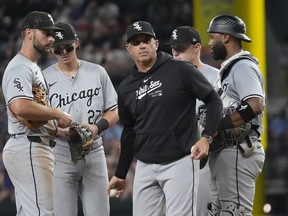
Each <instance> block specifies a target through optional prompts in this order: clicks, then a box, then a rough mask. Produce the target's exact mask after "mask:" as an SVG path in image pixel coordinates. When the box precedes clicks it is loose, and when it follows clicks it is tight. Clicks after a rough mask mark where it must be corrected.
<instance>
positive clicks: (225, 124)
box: [217, 115, 234, 130]
mask: <svg viewBox="0 0 288 216" xmlns="http://www.w3.org/2000/svg"><path fill="white" fill-rule="evenodd" d="M233 127H234V125H233V123H232V120H231V117H230V115H226V116H225V117H224V118H222V119H220V121H219V124H218V126H217V130H225V129H229V128H233Z"/></svg>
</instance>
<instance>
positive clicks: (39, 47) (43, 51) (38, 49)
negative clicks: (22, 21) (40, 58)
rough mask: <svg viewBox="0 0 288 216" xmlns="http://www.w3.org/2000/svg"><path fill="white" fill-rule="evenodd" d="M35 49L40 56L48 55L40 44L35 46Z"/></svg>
mask: <svg viewBox="0 0 288 216" xmlns="http://www.w3.org/2000/svg"><path fill="white" fill-rule="evenodd" d="M33 47H34V49H35V50H37V52H38V53H39V54H40V55H43V54H44V53H47V51H46V49H45V47H43V46H41V45H39V44H33Z"/></svg>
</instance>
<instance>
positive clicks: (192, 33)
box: [166, 26, 201, 45]
mask: <svg viewBox="0 0 288 216" xmlns="http://www.w3.org/2000/svg"><path fill="white" fill-rule="evenodd" d="M196 43H200V44H201V38H200V35H199V33H198V31H197V30H196V29H195V28H193V27H190V26H180V27H177V28H176V29H174V30H173V32H172V34H171V38H170V42H169V43H167V44H166V45H189V44H196Z"/></svg>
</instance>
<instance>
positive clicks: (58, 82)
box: [43, 60, 117, 216]
mask: <svg viewBox="0 0 288 216" xmlns="http://www.w3.org/2000/svg"><path fill="white" fill-rule="evenodd" d="M43 73H44V76H45V77H46V79H47V83H48V86H49V98H50V101H51V104H52V106H53V107H56V108H59V109H61V110H63V111H65V112H67V113H69V114H70V115H71V116H72V119H73V121H75V122H77V123H79V124H95V123H96V122H98V121H99V120H100V119H101V118H102V116H103V113H104V112H105V111H107V110H112V109H115V108H116V107H117V94H116V91H115V89H114V87H113V85H112V82H111V80H110V78H109V76H108V74H107V72H106V70H105V69H104V68H103V67H102V66H100V65H98V64H93V63H90V62H87V61H83V60H82V61H80V66H79V69H78V71H77V74H76V75H75V77H70V76H67V75H65V74H64V73H61V72H60V71H59V70H58V68H57V67H56V64H54V65H52V66H50V67H48V68H47V69H46V70H44V71H43ZM55 141H56V146H55V148H54V153H55V158H56V164H55V168H54V210H55V215H69V216H72V215H76V214H77V203H78V195H79V196H80V198H81V200H82V206H83V213H84V215H95V216H108V215H110V207H109V197H108V196H107V193H106V190H105V189H106V186H107V184H108V169H107V162H106V158H105V153H104V148H103V146H102V137H101V136H100V137H97V139H96V140H94V144H93V148H92V150H91V151H90V152H89V153H88V154H87V155H86V156H85V158H83V159H81V160H80V161H78V162H77V164H74V163H73V162H72V161H71V159H70V151H69V143H68V142H67V140H65V139H61V138H56V139H55Z"/></svg>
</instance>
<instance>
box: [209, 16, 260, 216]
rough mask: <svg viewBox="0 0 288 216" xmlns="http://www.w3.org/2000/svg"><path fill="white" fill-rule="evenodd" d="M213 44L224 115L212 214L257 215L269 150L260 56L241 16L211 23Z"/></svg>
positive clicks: (215, 147) (213, 167) (215, 154)
mask: <svg viewBox="0 0 288 216" xmlns="http://www.w3.org/2000/svg"><path fill="white" fill-rule="evenodd" d="M208 33H209V36H210V40H209V44H208V45H209V46H210V48H211V52H212V55H213V58H214V59H215V60H224V62H223V63H222V64H221V68H220V76H221V88H222V90H221V91H219V94H220V95H221V98H222V101H223V108H224V109H223V118H222V119H221V120H220V122H219V125H218V135H217V137H215V138H214V142H213V144H212V145H211V150H212V152H211V154H210V158H209V166H210V171H211V177H212V191H211V193H212V203H211V204H210V205H209V214H210V215H219V214H220V215H222V216H228V215H241V216H242V215H245V216H250V215H252V209H253V199H254V194H255V182H256V178H257V176H258V175H259V173H260V172H261V171H262V168H263V164H264V160H265V153H264V150H263V147H262V145H261V143H260V136H261V133H262V131H263V127H262V118H263V110H264V105H265V93H264V88H263V77H262V75H261V72H260V69H259V66H258V62H257V60H256V59H255V58H254V57H253V56H252V55H251V54H250V53H249V52H248V51H244V50H243V49H242V41H244V42H251V39H250V38H249V37H247V35H246V34H245V33H246V26H245V23H244V22H243V21H242V20H241V19H240V18H239V17H236V16H231V15H219V16H216V17H215V18H213V19H212V21H211V22H210V25H209V27H208Z"/></svg>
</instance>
